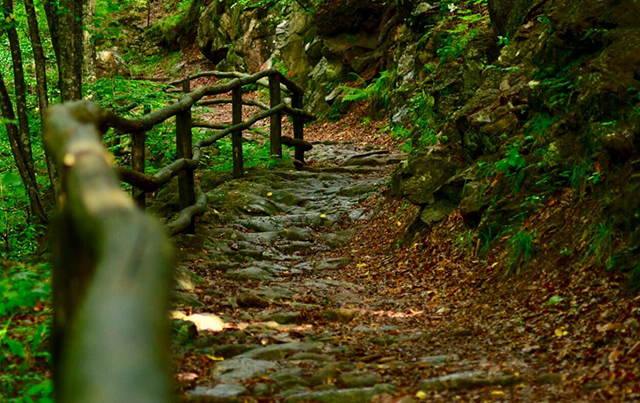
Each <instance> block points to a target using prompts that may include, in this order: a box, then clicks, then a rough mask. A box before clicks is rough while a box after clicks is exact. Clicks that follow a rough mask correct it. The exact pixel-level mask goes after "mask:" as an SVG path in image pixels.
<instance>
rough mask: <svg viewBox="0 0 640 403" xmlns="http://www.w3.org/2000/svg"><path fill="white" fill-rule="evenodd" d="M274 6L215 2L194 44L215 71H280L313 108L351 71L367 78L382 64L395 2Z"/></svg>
mask: <svg viewBox="0 0 640 403" xmlns="http://www.w3.org/2000/svg"><path fill="white" fill-rule="evenodd" d="M334 3H335V4H334ZM278 4H282V3H277V4H276V5H273V6H272V7H271V8H267V7H251V6H249V7H244V8H243V7H240V6H232V2H229V1H219V2H212V3H211V4H209V6H208V7H207V8H206V10H205V12H204V13H203V14H202V16H201V18H200V23H199V30H198V47H199V48H200V50H201V51H202V53H203V54H204V55H205V56H206V57H207V58H208V59H209V60H211V61H212V62H214V63H216V64H218V68H220V69H239V70H245V71H249V72H255V71H258V70H260V69H263V68H267V67H277V68H279V69H281V70H282V71H283V72H285V73H286V74H287V75H289V76H290V77H291V78H292V79H293V80H294V81H296V82H298V83H299V84H300V85H302V86H303V87H305V88H308V89H309V90H310V91H309V93H310V94H311V96H310V98H309V99H307V101H306V104H307V105H309V106H310V109H312V110H314V111H315V112H316V113H323V112H326V111H327V110H328V109H329V103H328V102H327V101H329V102H330V101H331V100H332V98H331V97H329V99H328V100H326V99H325V98H327V96H328V95H329V94H330V92H331V90H332V87H333V86H335V84H339V83H344V82H346V81H348V80H353V79H354V78H353V76H350V75H349V73H355V74H357V75H359V76H361V77H363V78H364V79H365V80H370V79H372V78H373V77H375V76H376V75H377V74H378V73H379V72H380V71H381V70H384V67H385V66H384V63H385V60H386V58H387V57H388V55H389V54H390V53H389V52H388V47H389V46H388V43H389V41H388V40H387V39H388V34H389V31H390V29H389V28H390V26H391V25H390V24H389V22H390V20H391V19H392V18H394V16H395V7H393V6H387V5H384V4H383V3H381V2H378V1H375V0H367V1H361V0H357V1H356V0H348V1H344V2H342V1H336V0H324V1H323V2H322V3H321V4H320V5H319V6H318V7H317V9H316V10H318V11H315V12H311V11H309V9H304V8H302V7H300V6H299V4H298V3H297V2H293V3H292V4H289V5H285V6H282V5H278ZM385 24H387V25H388V26H385Z"/></svg>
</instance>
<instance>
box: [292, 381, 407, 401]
mask: <svg viewBox="0 0 640 403" xmlns="http://www.w3.org/2000/svg"><path fill="white" fill-rule="evenodd" d="M394 390H395V388H394V387H393V386H391V385H384V384H383V385H376V386H374V387H372V388H355V389H340V390H326V391H320V392H308V393H300V394H297V395H293V396H289V397H288V398H287V400H286V402H287V403H297V402H321V403H369V402H370V401H371V399H372V398H373V397H374V396H377V395H381V394H383V393H393V391H394Z"/></svg>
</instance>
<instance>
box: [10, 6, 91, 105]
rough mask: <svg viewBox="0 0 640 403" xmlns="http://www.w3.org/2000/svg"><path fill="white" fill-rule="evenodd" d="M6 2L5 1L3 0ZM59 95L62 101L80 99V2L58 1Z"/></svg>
mask: <svg viewBox="0 0 640 403" xmlns="http://www.w3.org/2000/svg"><path fill="white" fill-rule="evenodd" d="M5 1H6V0H5ZM60 9H61V11H62V13H61V14H60V15H59V17H60V18H59V20H58V33H63V32H64V35H59V36H58V41H59V44H60V62H59V64H58V68H59V69H60V76H61V81H60V95H61V97H62V101H64V102H66V101H72V100H77V99H82V0H60Z"/></svg>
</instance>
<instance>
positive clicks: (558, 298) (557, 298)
mask: <svg viewBox="0 0 640 403" xmlns="http://www.w3.org/2000/svg"><path fill="white" fill-rule="evenodd" d="M564 300H565V298H562V297H561V296H559V295H554V296H553V297H551V298H549V301H547V302H546V303H545V306H552V305H556V304H559V303H561V302H562V301H564Z"/></svg>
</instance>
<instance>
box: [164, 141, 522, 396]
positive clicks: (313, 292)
mask: <svg viewBox="0 0 640 403" xmlns="http://www.w3.org/2000/svg"><path fill="white" fill-rule="evenodd" d="M308 159H309V161H311V162H313V163H314V164H312V165H311V166H310V168H309V170H308V171H303V172H298V171H294V170H290V169H288V168H284V169H283V168H277V169H273V170H255V171H250V172H248V175H247V178H246V179H245V180H242V181H227V182H224V183H222V184H220V185H219V186H217V187H216V188H215V189H214V190H212V191H210V192H209V193H208V199H209V206H208V212H207V214H205V216H204V217H203V218H202V220H201V222H200V223H199V224H198V230H197V234H195V235H182V236H180V237H179V238H178V239H177V242H178V245H179V247H180V248H181V249H182V251H183V256H182V265H181V267H180V268H179V275H178V286H177V288H178V290H177V293H176V307H175V311H174V313H173V317H174V325H173V327H174V340H175V343H176V356H177V358H176V363H177V368H176V372H177V378H178V380H179V381H180V386H181V390H182V392H184V394H185V395H186V396H187V397H186V398H187V399H189V400H191V401H224V402H227V401H229V402H232V401H238V402H240V401H265V402H268V401H285V402H290V403H293V402H301V401H317V402H338V403H339V402H349V403H357V402H369V401H371V400H372V399H374V397H375V399H378V401H380V402H383V401H386V402H397V401H401V402H404V403H407V402H410V401H413V398H412V397H410V396H406V397H404V398H402V399H398V397H396V398H394V400H390V399H391V396H398V390H397V389H396V386H397V385H395V384H394V380H396V379H398V377H399V376H400V377H401V376H402V371H403V368H405V367H406V366H407V365H413V366H415V365H419V366H424V367H425V368H440V367H442V366H449V367H450V370H447V371H446V373H450V372H453V373H452V374H448V375H445V376H433V377H425V379H415V380H411V382H412V385H413V387H414V388H415V389H420V390H424V391H425V393H426V392H429V391H440V390H448V389H449V390H451V389H452V390H456V389H459V388H475V387H485V386H492V385H498V386H505V385H512V384H514V383H517V382H519V381H520V379H519V378H518V376H517V375H514V374H509V373H503V372H501V371H498V370H495V368H493V367H492V366H490V365H488V364H487V363H478V362H461V361H460V359H459V357H458V356H457V355H456V354H454V353H449V352H448V351H441V353H440V354H436V355H433V354H428V353H427V352H428V350H429V349H428V348H421V347H418V348H417V350H418V351H424V352H425V354H424V355H423V356H418V357H410V358H407V357H403V354H402V350H403V348H405V347H406V346H412V350H416V346H419V343H420V342H421V340H423V337H424V334H423V332H422V330H421V329H419V328H416V327H415V326H413V327H412V328H411V329H409V330H406V329H403V328H401V326H400V324H401V323H402V320H403V319H402V315H399V316H398V319H397V320H398V326H396V325H389V324H386V325H381V324H379V323H377V322H376V320H375V317H374V316H375V315H372V314H371V312H368V311H367V310H371V311H374V310H380V309H385V308H384V306H382V305H385V304H386V302H384V303H380V302H375V301H371V299H370V296H367V292H366V287H365V285H364V284H361V283H357V282H353V281H348V280H345V279H344V278H342V276H340V274H341V270H342V269H344V268H346V267H347V266H349V265H350V264H351V258H350V257H349V255H350V254H349V253H348V250H347V251H345V250H341V248H344V247H346V246H347V245H348V242H349V238H350V236H351V235H353V234H354V233H355V232H356V231H357V230H358V223H359V222H361V221H362V220H364V219H366V218H367V217H368V216H369V215H370V214H372V213H373V212H372V211H371V210H368V209H367V208H366V207H365V206H364V205H366V204H367V203H369V204H371V203H372V199H375V198H377V197H379V194H380V192H381V191H382V190H383V188H384V185H385V183H386V182H387V181H388V177H389V174H390V170H391V169H392V168H393V166H394V165H395V164H396V163H397V162H399V161H400V159H401V155H398V154H394V153H388V152H384V151H369V152H365V151H363V150H357V149H355V148H353V147H349V146H348V145H316V146H315V147H314V150H313V151H311V152H310V153H308ZM202 181H203V182H206V181H209V182H213V181H214V180H212V179H210V178H202ZM361 340H366V343H367V344H368V345H372V346H374V348H378V349H379V350H380V351H381V352H382V351H387V352H388V351H393V354H380V353H378V354H376V353H373V354H371V353H370V351H371V349H369V348H367V349H365V348H364V347H363V346H362V345H361V344H360V343H361ZM394 356H395V357H397V358H393V357H394ZM408 361H410V362H408ZM431 372H433V371H431ZM435 372H436V373H439V372H438V371H435ZM426 373H429V371H426ZM415 389H414V390H415ZM376 396H378V397H376ZM385 396H386V397H385ZM399 397H402V394H401V393H400V396H399ZM380 399H383V400H380ZM384 399H387V400H384Z"/></svg>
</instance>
